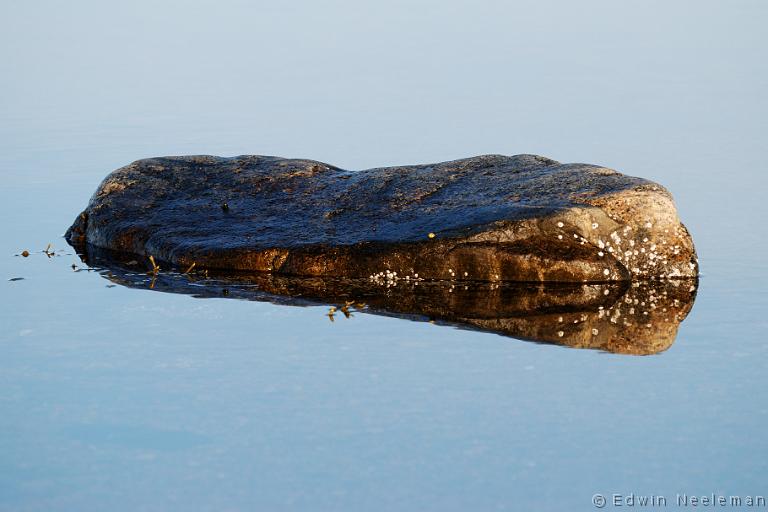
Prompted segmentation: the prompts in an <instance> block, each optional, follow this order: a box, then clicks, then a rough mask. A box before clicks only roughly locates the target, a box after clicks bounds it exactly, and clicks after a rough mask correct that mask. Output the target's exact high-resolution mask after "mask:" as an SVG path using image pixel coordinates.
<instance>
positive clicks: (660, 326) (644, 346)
mask: <svg viewBox="0 0 768 512" xmlns="http://www.w3.org/2000/svg"><path fill="white" fill-rule="evenodd" d="M83 260H84V261H86V263H88V264H89V265H91V266H92V267H94V268H95V269H96V270H97V271H98V272H99V273H100V274H101V275H102V276H103V277H105V278H106V279H108V280H110V281H111V282H113V283H116V284H120V285H123V286H128V287H133V288H150V287H151V288H152V289H153V290H155V291H161V292H169V293H183V294H188V295H191V296H194V297H199V298H210V297H227V298H233V299H243V300H256V301H266V302H271V303H274V304H282V305H293V306H317V305H323V304H328V305H334V306H340V307H341V306H343V305H345V304H348V303H350V302H354V304H356V305H357V308H358V310H359V309H360V307H361V306H360V305H361V304H365V309H364V311H365V312H367V313H372V314H378V315H385V316H392V317H398V318H405V319H410V320H416V321H433V322H435V323H437V324H444V325H453V326H456V327H459V328H464V329H472V330H479V331H486V332H493V333H497V334H501V335H504V336H510V337H513V338H518V339H522V340H528V341H535V342H539V343H551V344H556V345H562V346H567V347H573V348H588V349H597V350H603V351H607V352H614V353H620V354H634V355H648V354H655V353H659V352H662V351H664V350H666V349H668V348H669V347H670V346H671V345H672V343H673V342H674V340H675V337H676V335H677V329H678V326H679V324H680V322H682V321H683V319H685V317H686V316H687V314H688V312H689V311H690V310H691V308H692V306H693V302H694V299H695V297H696V288H697V286H698V282H697V281H695V280H664V281H645V282H633V283H591V284H586V283H585V284H559V283H558V284H555V283H547V284H543V283H478V282H463V281H439V282H428V281H417V282H414V281H410V282H408V281H403V280H400V281H398V282H397V283H396V284H394V283H389V286H387V284H386V283H382V282H373V281H370V280H359V279H358V280H348V279H329V278H305V277H302V278H298V277H286V276H278V275H271V274H242V273H240V274H231V273H228V274H219V273H217V274H215V275H214V274H213V273H211V274H210V275H209V274H208V272H206V271H193V272H190V273H183V272H181V271H170V272H169V271H161V272H159V273H153V272H152V271H151V269H150V268H149V267H147V268H144V264H143V263H138V262H136V261H127V262H126V261H123V262H120V261H117V260H115V259H109V258H105V257H104V256H101V257H97V256H94V255H93V254H91V255H90V257H89V258H85V257H83ZM148 269H149V270H150V271H149V272H147V270H148Z"/></svg>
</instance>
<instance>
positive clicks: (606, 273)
mask: <svg viewBox="0 0 768 512" xmlns="http://www.w3.org/2000/svg"><path fill="white" fill-rule="evenodd" d="M610 273H611V271H610V270H608V269H605V270H603V275H606V276H607V275H609V274H610Z"/></svg>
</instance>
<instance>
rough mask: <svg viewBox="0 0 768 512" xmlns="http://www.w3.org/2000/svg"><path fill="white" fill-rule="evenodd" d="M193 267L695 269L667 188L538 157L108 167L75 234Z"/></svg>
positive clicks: (615, 274)
mask: <svg viewBox="0 0 768 512" xmlns="http://www.w3.org/2000/svg"><path fill="white" fill-rule="evenodd" d="M66 237H67V240H68V241H69V242H70V243H71V244H72V245H73V246H75V247H76V248H77V249H78V250H79V251H80V252H81V253H84V252H87V251H88V247H89V246H91V247H94V248H101V249H109V250H112V251H117V252H120V253H124V254H133V255H136V256H139V257H141V258H147V257H149V256H153V257H154V259H155V260H156V261H158V262H164V264H166V265H168V264H171V265H175V266H177V267H179V268H185V267H188V266H190V265H192V264H193V263H194V264H195V266H196V268H198V269H224V270H238V271H248V272H252V271H260V272H268V273H272V274H280V275H295V276H326V277H330V276H337V277H345V278H365V279H368V280H369V281H371V282H374V281H379V282H387V281H400V282H401V283H402V282H406V281H414V280H415V281H418V280H422V279H427V280H432V279H443V280H452V281H456V282H459V281H488V282H500V281H525V282H585V281H586V282H608V281H629V280H643V279H651V278H692V277H696V276H697V275H698V263H697V259H696V254H695V249H694V246H693V242H692V240H691V237H690V235H689V233H688V231H687V230H686V228H685V226H684V225H683V224H681V222H680V220H679V219H678V215H677V211H676V209H675V205H674V202H673V200H672V197H671V195H670V194H669V192H668V191H667V190H666V189H664V188H663V187H662V186H661V185H658V184H656V183H653V182H651V181H648V180H645V179H641V178H634V177H630V176H625V175H623V174H620V173H618V172H616V171H614V170H611V169H607V168H603V167H598V166H593V165H586V164H560V163H558V162H555V161H554V160H550V159H548V158H544V157H540V156H534V155H517V156H500V155H488V156H479V157H474V158H468V159H464V160H456V161H452V162H444V163H439V164H431V165H415V166H404V167H388V168H378V169H368V170H363V171H347V170H343V169H339V168H336V167H333V166H331V165H327V164H324V163H321V162H315V161H311V160H292V159H284V158H277V157H267V156H240V157H234V158H219V157H211V156H192V157H167V158H153V159H147V160H140V161H137V162H134V163H132V164H130V165H128V166H126V167H123V168H121V169H118V170H116V171H114V172H113V173H112V174H110V175H109V176H108V177H107V178H106V179H105V180H104V181H103V182H102V183H101V185H100V186H99V188H98V189H97V191H96V193H95V194H94V195H93V197H92V198H91V201H90V203H89V205H88V207H87V208H86V210H85V211H84V212H83V213H82V214H81V215H80V216H79V217H78V218H77V219H76V220H75V223H74V224H73V225H72V226H71V227H70V228H69V230H68V231H67V234H66Z"/></svg>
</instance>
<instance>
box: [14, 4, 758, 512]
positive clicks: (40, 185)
mask: <svg viewBox="0 0 768 512" xmlns="http://www.w3.org/2000/svg"><path fill="white" fill-rule="evenodd" d="M767 14H768V6H766V4H765V3H764V2H760V1H734V2H727V3H725V2H714V1H712V2H701V1H698V2H692V1H681V2H675V3H669V2H642V3H641V2H637V3H635V2H633V3H626V2H624V3H615V2H607V1H606V2H596V1H593V2H586V3H585V2H580V3H578V4H575V3H570V2H569V3H566V2H554V1H553V2H521V3H518V4H516V5H514V6H512V5H507V4H506V3H501V2H498V3H494V2H487V3H482V5H474V4H470V3H469V2H467V3H463V2H456V3H452V4H450V5H445V3H441V2H420V3H418V5H414V4H413V3H407V2H388V3H386V4H377V5H363V4H360V3H359V2H342V1H330V2H326V3H322V4H321V3H309V2H296V3H291V4H285V5H282V4H280V5H276V4H271V5H264V4H262V5H259V4H258V3H252V2H234V1H233V2H217V3H215V4H214V3H212V2H210V3H209V2H193V3H191V4H188V3H174V2H168V3H164V4H163V5H156V4H155V3H150V2H132V3H130V5H128V4H126V5H122V6H119V7H115V6H108V5H106V4H103V3H97V2H79V3H77V4H76V5H72V4H59V3H54V2H36V3H32V2H29V3H27V4H23V5H22V4H15V5H14V4H11V3H5V4H3V5H1V6H0V19H2V20H3V21H2V24H3V30H2V31H0V40H1V42H2V44H0V62H1V63H2V74H3V80H1V81H0V98H2V99H1V100H0V119H1V120H2V121H1V122H0V172H1V173H2V187H0V218H2V219H3V225H4V229H3V237H2V240H0V277H2V281H1V282H0V298H1V300H2V302H1V304H2V310H1V311H0V325H2V330H0V354H2V356H1V357H0V390H1V391H0V510H9V511H10V510H13V511H26V510H59V511H68V510H73V511H74V510H77V511H85V510H104V509H109V510H148V511H154V510H217V511H220V510H520V509H522V510H526V509H528V510H563V509H567V510H594V508H593V506H592V504H591V499H592V496H593V495H594V494H595V493H602V494H604V495H606V496H610V495H611V494H613V493H621V494H623V495H627V494H630V493H635V494H637V495H663V496H666V497H667V498H668V499H669V500H670V504H671V505H674V503H675V501H674V500H675V496H676V494H677V493H687V494H689V495H690V494H696V495H701V494H705V495H708V494H710V493H718V494H725V495H731V494H733V495H742V496H745V495H766V494H768V490H766V489H765V477H764V475H765V474H766V470H768V464H766V458H767V456H768V436H766V434H765V428H764V426H765V424H766V420H767V419H768V391H767V390H768V378H767V377H766V373H765V363H764V361H765V360H766V356H768V354H767V353H766V352H768V349H767V347H766V344H765V342H764V332H765V331H766V327H768V320H766V317H765V314H764V312H765V309H766V306H767V305H768V304H767V301H766V292H765V290H766V285H768V282H767V281H768V278H767V277H766V276H768V273H767V272H766V271H767V270H768V268H766V263H765V259H764V255H763V254H764V252H765V250H766V242H765V235H766V229H765V227H764V225H763V220H764V219H765V218H766V207H765V201H764V198H763V191H764V190H765V187H766V173H765V159H764V149H765V147H766V142H768V141H767V140H766V133H768V123H767V122H766V119H768V100H767V99H766V98H767V97H766V94H765V91H766V90H767V89H766V87H767V86H768V65H767V64H766V60H765V59H764V55H765V53H766V50H768V44H767V43H768V41H767V39H766V35H765V31H764V30H763V27H764V24H765V21H766V15H767ZM190 153H192V154H196V153H208V154H220V155H235V154H243V153H257V154H258V153H261V154H275V155H281V156H290V157H308V158H314V159H318V160H322V161H326V162H328V163H331V164H334V165H338V166H341V167H345V168H350V169H357V168H366V167H374V166H381V165H396V164H403V163H421V162H432V161H441V160H448V159H453V158H460V157H465V156H470V155H476V154H483V153H505V154H516V153H539V154H543V155H546V156H548V157H551V158H555V159H557V160H560V161H566V162H572V161H581V162H589V163H596V164H602V165H606V166H610V167H614V168H617V169H619V170H621V171H623V172H626V173H628V174H633V175H639V176H643V177H646V178H650V179H654V180H657V181H659V182H661V183H662V184H664V185H666V186H667V187H668V188H669V189H670V190H671V191H672V192H673V194H674V195H675V198H676V201H677V204H678V207H679V210H680V213H681V216H682V219H683V221H684V222H685V223H686V225H687V226H688V228H689V229H690V231H691V233H692V235H693V237H694V241H695V242H696V245H697V249H698V251H699V256H700V260H701V266H702V269H703V276H702V279H701V282H700V288H699V290H698V296H697V298H696V303H695V304H694V306H693V310H692V311H691V313H690V314H689V316H688V318H687V319H686V320H685V321H684V322H683V323H682V324H681V325H680V329H679V332H678V337H677V339H676V341H675V343H674V344H673V345H672V346H671V347H669V348H668V349H667V350H665V351H663V352H660V353H657V354H655V355H650V356H642V357H639V356H630V355H621V354H611V353H606V352H602V351H596V350H579V349H571V348H566V347H558V346H553V345H542V344H536V343H531V342H527V341H520V340H515V339H511V338H509V337H503V336H499V335H497V334H493V333H484V332H476V331H468V330H460V329H455V328H453V327H450V326H442V325H432V324H430V323H426V322H412V321H407V320H402V319H399V318H390V317H383V316H377V315H372V314H366V313H358V314H355V316H354V317H353V318H350V319H348V320H347V319H344V318H343V317H337V319H336V321H334V322H330V321H329V319H328V317H327V316H325V313H326V312H327V307H322V306H310V307H293V306H281V305H275V304H271V303H268V302H255V301H242V300H236V299H232V298H206V299H202V298H193V297H191V296H189V295H185V294H169V293H161V292H159V291H155V290H149V289H140V288H130V287H124V286H115V287H109V286H110V284H111V283H110V281H108V280H105V279H104V278H103V277H102V276H100V275H99V274H98V273H95V272H74V271H73V270H72V268H71V267H70V265H72V264H73V263H75V264H77V265H79V266H81V267H82V266H83V265H82V263H81V262H80V261H79V259H78V258H77V257H76V256H75V255H73V254H71V253H72V251H71V250H69V251H67V250H66V245H65V243H64V241H63V239H62V238H61V237H60V235H61V234H62V233H63V232H64V230H65V229H66V228H67V226H68V225H69V224H70V223H71V221H72V220H73V219H74V217H75V216H76V215H77V214H78V213H79V211H80V210H81V209H82V208H83V207H84V206H85V204H86V202H87V199H88V197H89V196H90V194H91V193H92V192H93V190H94V189H95V187H96V185H97V183H98V182H99V181H100V179H101V178H102V177H103V176H104V175H105V174H106V173H108V172H109V171H110V170H112V169H114V168H116V167H119V166H121V165H123V164H125V163H127V162H130V161H132V160H135V159H137V158H142V157H147V156H155V155H165V154H190ZM48 243H52V244H53V247H54V249H55V250H57V251H59V250H61V251H62V252H61V253H58V254H61V255H60V256H54V257H52V258H48V257H47V256H46V255H44V254H42V253H40V252H39V251H41V250H42V249H44V248H45V247H46V246H47V244H48ZM24 249H28V250H29V251H30V252H32V255H31V256H30V257H28V258H22V257H18V256H14V255H15V254H18V253H20V252H21V251H22V250H24ZM16 277H23V278H24V279H23V280H18V281H10V280H9V279H12V278H16ZM606 508H608V509H610V508H614V507H612V505H611V504H609V505H608V507H606ZM671 508H674V507H671Z"/></svg>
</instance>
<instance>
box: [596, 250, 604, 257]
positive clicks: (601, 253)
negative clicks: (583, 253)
mask: <svg viewBox="0 0 768 512" xmlns="http://www.w3.org/2000/svg"><path fill="white" fill-rule="evenodd" d="M597 255H598V256H600V257H601V258H602V257H603V256H605V253H604V252H603V251H598V253H597Z"/></svg>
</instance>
